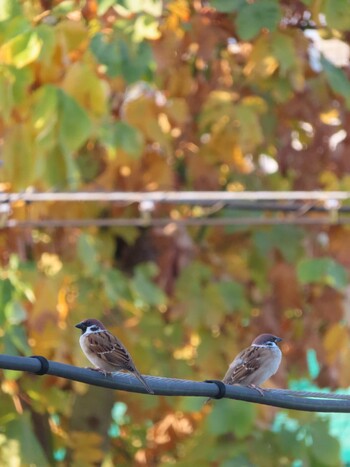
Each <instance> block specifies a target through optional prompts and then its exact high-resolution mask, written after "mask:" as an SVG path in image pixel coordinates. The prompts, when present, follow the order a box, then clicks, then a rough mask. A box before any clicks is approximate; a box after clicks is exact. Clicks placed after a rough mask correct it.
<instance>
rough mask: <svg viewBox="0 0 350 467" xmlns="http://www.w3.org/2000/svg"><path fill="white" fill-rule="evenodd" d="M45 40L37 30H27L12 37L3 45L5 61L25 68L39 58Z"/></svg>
mask: <svg viewBox="0 0 350 467" xmlns="http://www.w3.org/2000/svg"><path fill="white" fill-rule="evenodd" d="M42 45H43V42H42V40H41V39H40V37H39V35H38V33H37V32H36V31H26V32H24V33H23V34H19V35H17V36H15V37H14V38H12V39H10V40H9V41H8V42H6V43H5V44H4V45H3V46H2V47H1V54H2V59H3V62H4V63H8V64H11V65H14V66H16V67H17V68H23V67H25V66H27V65H29V64H30V63H32V62H34V61H35V60H37V58H38V57H39V55H40V52H41V48H42Z"/></svg>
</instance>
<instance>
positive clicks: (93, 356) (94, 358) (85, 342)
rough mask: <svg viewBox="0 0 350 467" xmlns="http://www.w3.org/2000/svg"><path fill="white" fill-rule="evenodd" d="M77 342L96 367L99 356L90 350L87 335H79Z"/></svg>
mask: <svg viewBox="0 0 350 467" xmlns="http://www.w3.org/2000/svg"><path fill="white" fill-rule="evenodd" d="M79 344H80V347H81V350H82V351H83V352H84V354H85V355H86V357H87V358H88V359H89V360H90V362H91V363H93V364H94V365H95V366H96V367H99V364H100V358H99V356H98V355H97V354H96V353H95V352H93V351H92V350H91V348H90V346H89V344H88V339H87V336H84V335H82V336H80V339H79Z"/></svg>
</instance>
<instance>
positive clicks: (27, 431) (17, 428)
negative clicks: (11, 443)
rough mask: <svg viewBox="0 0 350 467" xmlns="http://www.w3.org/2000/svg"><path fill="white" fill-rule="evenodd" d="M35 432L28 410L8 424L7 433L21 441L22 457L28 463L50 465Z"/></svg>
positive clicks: (42, 466) (11, 437)
mask: <svg viewBox="0 0 350 467" xmlns="http://www.w3.org/2000/svg"><path fill="white" fill-rule="evenodd" d="M34 433H35V432H34V429H33V425H32V422H31V419H30V415H29V413H28V412H27V411H26V412H24V413H23V414H22V415H21V416H20V417H17V418H16V419H15V420H13V421H11V422H9V423H8V424H7V425H6V435H7V437H8V438H10V439H14V440H17V441H18V442H19V445H20V451H21V459H22V461H25V464H26V465H37V466H39V465H40V466H41V467H46V466H47V467H49V463H48V461H47V459H46V457H45V455H44V453H43V451H42V448H41V445H40V443H39V441H38V440H37V438H36V436H35V434H34Z"/></svg>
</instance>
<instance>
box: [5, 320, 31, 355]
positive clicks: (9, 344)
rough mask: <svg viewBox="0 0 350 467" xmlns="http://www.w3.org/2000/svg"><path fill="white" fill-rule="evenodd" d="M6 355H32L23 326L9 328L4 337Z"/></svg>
mask: <svg viewBox="0 0 350 467" xmlns="http://www.w3.org/2000/svg"><path fill="white" fill-rule="evenodd" d="M4 346H5V353H8V354H9V355H18V354H19V353H21V354H23V355H30V352H31V349H30V347H29V345H28V342H27V336H26V333H25V331H24V329H23V327H22V326H8V327H7V328H6V335H5V336H4Z"/></svg>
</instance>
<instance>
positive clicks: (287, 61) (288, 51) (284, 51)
mask: <svg viewBox="0 0 350 467" xmlns="http://www.w3.org/2000/svg"><path fill="white" fill-rule="evenodd" d="M271 48H272V53H273V55H274V56H275V57H276V58H277V60H278V63H279V70H280V75H281V76H286V75H287V72H288V71H289V70H291V69H293V68H294V67H295V66H296V64H297V49H296V47H295V44H294V41H293V38H292V37H291V36H288V35H287V34H282V33H281V32H279V31H277V32H276V33H275V34H274V35H273V36H272V37H271Z"/></svg>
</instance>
